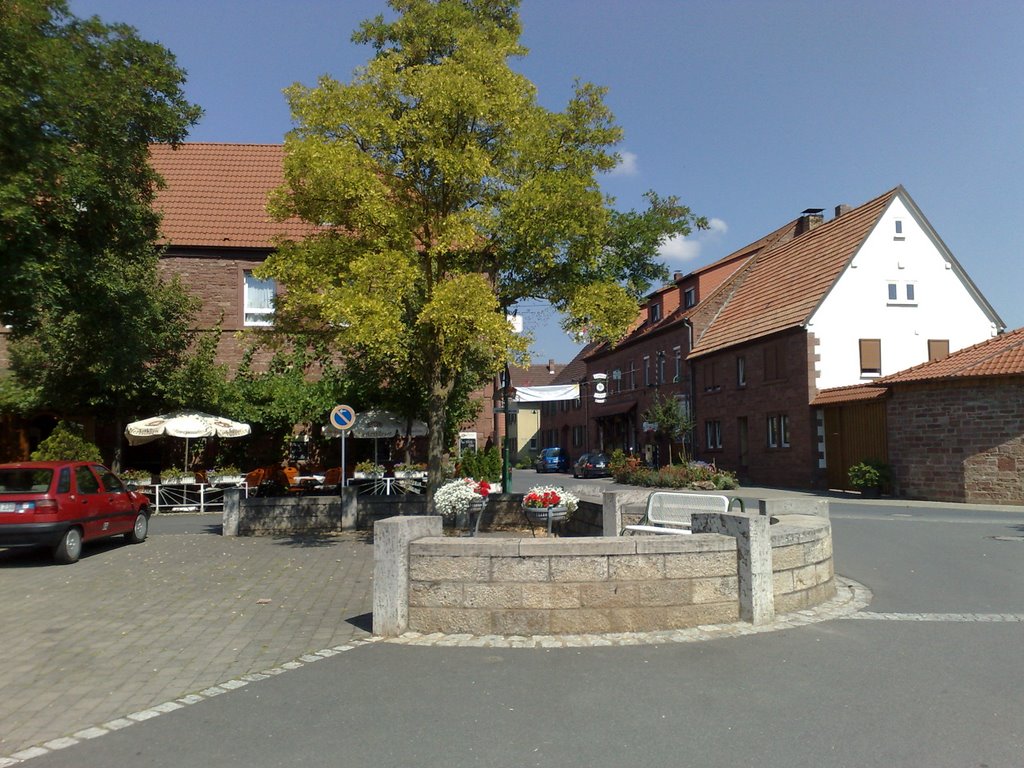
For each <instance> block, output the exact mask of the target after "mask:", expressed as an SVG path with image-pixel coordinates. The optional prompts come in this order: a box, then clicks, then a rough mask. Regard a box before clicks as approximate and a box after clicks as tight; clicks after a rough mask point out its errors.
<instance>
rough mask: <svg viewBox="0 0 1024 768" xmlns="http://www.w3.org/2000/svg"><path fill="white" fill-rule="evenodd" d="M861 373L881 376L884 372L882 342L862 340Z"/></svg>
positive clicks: (878, 340) (879, 340)
mask: <svg viewBox="0 0 1024 768" xmlns="http://www.w3.org/2000/svg"><path fill="white" fill-rule="evenodd" d="M860 372H861V373H862V374H865V373H874V374H880V373H881V372H882V340H881V339H861V340H860Z"/></svg>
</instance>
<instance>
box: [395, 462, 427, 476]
mask: <svg viewBox="0 0 1024 768" xmlns="http://www.w3.org/2000/svg"><path fill="white" fill-rule="evenodd" d="M426 474H427V465H426V464H416V463H413V464H406V463H404V462H403V463H401V464H396V465H395V477H398V478H404V479H406V480H412V479H415V478H420V477H426Z"/></svg>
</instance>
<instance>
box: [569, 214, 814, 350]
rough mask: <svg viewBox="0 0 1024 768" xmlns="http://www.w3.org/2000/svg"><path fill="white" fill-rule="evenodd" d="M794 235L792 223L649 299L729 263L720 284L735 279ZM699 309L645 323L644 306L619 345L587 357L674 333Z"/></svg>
mask: <svg viewBox="0 0 1024 768" xmlns="http://www.w3.org/2000/svg"><path fill="white" fill-rule="evenodd" d="M795 231H796V221H791V222H789V223H788V224H786V225H785V226H783V227H780V228H779V229H777V230H775V231H774V232H772V233H770V234H768V235H765V236H764V237H762V238H761V239H760V240H755V241H754V242H753V243H750V244H748V245H745V246H743V247H742V248H740V249H739V250H736V251H733V252H732V253H730V254H729V255H728V256H723V257H722V258H721V259H718V260H717V261H713V262H711V263H710V264H706V265H704V266H703V267H700V268H698V269H695V270H693V272H690V273H688V274H686V275H685V276H683V277H681V278H680V279H679V280H676V281H674V282H673V283H672V284H670V285H666V286H663V287H661V288H659V289H658V290H657V291H654V292H652V293H651V294H649V297H653V296H655V295H657V294H658V293H663V292H666V291H669V290H672V289H675V288H676V286H677V285H678V284H679V283H682V282H685V281H686V280H689V279H691V278H693V277H694V276H695V275H697V276H699V275H701V274H702V273H705V272H710V271H711V270H714V269H718V268H720V267H722V266H724V265H726V264H728V263H729V262H734V263H735V265H736V271H735V272H730V273H729V274H728V275H727V276H726V277H725V278H724V279H723V281H722V283H726V282H728V281H729V280H731V279H732V278H733V277H734V276H735V275H736V272H738V271H740V270H741V269H742V268H743V266H744V264H745V263H746V261H747V260H749V259H750V257H752V256H755V255H756V254H758V253H759V252H760V251H761V250H763V249H765V248H771V247H772V246H775V245H778V244H780V243H784V242H788V241H789V240H792V239H793V236H794V233H795ZM722 283H719V285H717V286H715V288H714V289H713V290H712V291H711V293H710V294H709V295H708V297H702V298H701V301H702V302H703V301H704V299H705V298H709V297H710V296H712V295H714V294H715V293H716V292H717V291H718V289H719V288H720V287H721V285H722ZM701 308H702V307H701V304H697V305H695V306H692V307H684V306H680V307H679V308H677V309H676V310H674V311H673V312H670V313H669V314H667V315H665V316H664V317H662V318H661V319H660V320H658V321H657V322H654V323H652V322H650V321H649V319H648V308H647V305H646V304H644V305H642V306H641V307H640V312H639V313H638V314H637V316H636V319H635V320H634V321H633V323H632V324H631V325H630V327H629V330H628V331H627V332H626V335H625V336H623V337H622V338H621V339H619V341H617V342H616V343H615V345H614V346H613V345H611V344H607V343H604V344H599V345H595V346H594V348H593V350H592V351H591V352H590V353H588V354H593V355H594V356H595V357H596V356H598V355H600V354H601V353H603V352H613V351H615V350H616V349H618V348H619V347H621V346H623V345H626V344H633V343H635V342H637V341H639V340H641V339H643V338H646V337H647V336H649V335H651V334H653V333H657V332H659V331H666V330H670V329H676V328H678V327H680V326H681V325H682V324H683V321H684V320H685V319H686V318H687V317H689V316H690V315H693V314H695V313H696V312H697V311H698V310H699V309H701Z"/></svg>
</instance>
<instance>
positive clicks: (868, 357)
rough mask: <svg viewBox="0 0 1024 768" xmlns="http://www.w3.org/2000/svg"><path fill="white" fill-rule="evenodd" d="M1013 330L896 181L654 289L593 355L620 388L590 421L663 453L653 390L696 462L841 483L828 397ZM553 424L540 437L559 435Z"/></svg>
mask: <svg viewBox="0 0 1024 768" xmlns="http://www.w3.org/2000/svg"><path fill="white" fill-rule="evenodd" d="M1003 327H1004V325H1003V323H1002V321H1001V320H1000V318H999V316H998V315H997V314H996V312H995V310H994V309H993V308H992V307H991V306H990V305H989V304H988V302H987V301H986V300H985V298H984V297H983V296H982V295H981V293H980V292H979V291H978V289H977V287H976V286H975V285H974V284H973V282H972V281H971V280H970V278H969V276H968V275H967V273H966V271H965V270H964V269H963V268H962V266H961V265H960V264H959V262H957V260H956V259H955V258H954V256H953V254H952V253H951V252H950V251H949V249H948V248H947V247H946V246H945V244H944V243H943V242H942V240H941V238H940V237H939V236H938V234H937V233H936V232H935V230H934V229H933V228H932V227H931V225H930V223H929V222H928V221H927V219H926V218H925V217H924V215H923V213H922V212H921V211H920V209H919V208H918V207H917V205H916V204H915V203H914V201H913V200H912V199H911V198H910V196H909V194H907V192H906V190H904V189H903V188H902V187H897V188H895V189H893V190H890V191H889V192H886V193H885V194H883V195H880V196H879V197H877V198H875V199H874V200H871V201H868V202H867V203H864V204H863V205H861V206H859V207H857V208H853V209H851V208H849V207H848V206H845V205H844V206H837V207H836V210H835V217H834V218H833V219H831V220H830V221H828V222H826V221H825V220H824V217H823V216H822V209H808V210H806V211H804V213H803V214H802V215H801V216H800V217H799V218H797V219H796V220H794V221H793V222H791V223H789V224H787V225H786V226H784V227H782V228H781V229H779V230H776V231H775V232H774V233H772V234H770V235H768V236H766V237H765V238H762V239H761V240H759V241H757V242H755V243H751V244H750V245H749V246H747V247H746V248H743V249H740V250H739V251H737V252H736V253H734V254H732V255H731V256H729V257H726V259H723V260H721V261H719V262H716V263H715V264H712V265H710V266H709V267H706V268H704V269H702V270H697V271H695V272H694V273H691V274H689V275H685V276H680V275H677V276H676V279H675V281H674V282H673V284H672V285H670V286H668V287H667V288H663V289H661V290H659V291H655V292H654V293H652V294H651V295H650V296H649V297H648V299H647V302H646V304H645V305H644V306H643V307H642V308H641V313H640V316H639V317H638V320H637V323H636V326H635V327H634V329H633V331H632V332H631V333H630V334H629V335H627V337H626V338H625V339H624V340H623V341H622V342H621V343H620V344H618V345H616V346H607V347H602V348H600V349H598V350H596V351H594V352H591V353H590V354H588V355H587V356H586V357H585V358H584V361H585V364H586V368H587V376H588V377H589V376H592V375H593V373H595V372H606V373H608V374H609V385H610V394H609V396H608V399H607V401H606V403H605V404H604V405H603V406H601V407H600V408H598V409H595V410H593V411H591V414H590V418H589V419H588V428H589V430H590V431H591V433H592V434H596V439H597V441H598V443H599V444H600V445H601V446H602V447H604V448H606V449H614V448H625V449H635V450H638V451H641V453H642V454H643V455H644V456H645V457H647V458H654V456H653V445H652V442H653V440H652V438H651V436H650V435H649V434H647V435H645V434H644V432H643V429H644V424H643V420H642V414H643V413H644V411H645V410H646V408H647V407H648V405H649V403H650V402H651V401H652V399H653V397H654V393H655V392H658V393H662V394H663V395H667V396H670V397H673V398H675V399H677V401H678V402H679V403H680V407H683V408H685V407H689V408H691V409H692V410H691V413H692V415H693V418H694V420H695V425H696V426H695V430H694V434H693V436H692V449H693V453H694V454H695V455H696V456H697V457H698V458H702V459H705V460H711V461H715V462H716V463H717V464H718V465H719V466H721V467H722V468H724V469H729V470H733V471H735V472H737V473H738V474H739V476H740V478H741V480H744V481H746V482H753V483H765V484H772V485H779V486H791V487H822V486H828V487H836V486H837V485H838V486H839V487H842V484H844V483H845V479H844V478H845V471H846V468H847V467H848V466H849V464H848V463H844V462H845V461H846V457H845V456H843V455H841V454H838V453H836V452H833V453H832V455H830V452H829V449H828V445H827V442H828V441H827V439H826V433H827V431H828V430H827V429H826V424H825V414H824V412H823V410H822V409H821V408H820V407H816V406H815V404H814V401H815V398H816V397H817V396H818V393H819V391H820V390H823V389H828V388H834V387H841V386H848V385H853V384H860V383H863V382H867V381H873V380H876V379H879V378H881V377H882V376H885V375H887V374H889V373H891V372H895V371H899V370H902V369H904V368H908V367H911V366H913V365H916V364H919V363H922V362H925V361H927V360H929V359H937V358H940V357H944V356H946V355H948V354H949V352H951V351H956V350H958V349H962V348H964V347H967V346H970V345H973V344H976V343H978V342H981V341H984V340H986V339H989V338H991V337H993V336H995V335H997V334H998V333H1000V332H1001V331H1002V330H1003ZM552 419H553V422H554V423H552V424H551V425H548V424H547V423H545V424H543V425H542V429H544V430H545V433H549V432H550V431H551V430H554V432H555V433H559V432H560V431H561V430H560V427H559V423H558V421H557V414H552ZM648 445H651V449H647V448H646V446H648ZM664 447H665V446H660V448H661V451H659V453H661V454H662V456H661V457H660V458H661V461H662V462H663V461H664V456H663V452H664Z"/></svg>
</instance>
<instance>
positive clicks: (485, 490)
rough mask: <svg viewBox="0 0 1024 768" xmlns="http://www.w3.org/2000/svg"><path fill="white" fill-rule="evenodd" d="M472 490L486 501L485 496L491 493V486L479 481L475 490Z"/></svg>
mask: <svg viewBox="0 0 1024 768" xmlns="http://www.w3.org/2000/svg"><path fill="white" fill-rule="evenodd" d="M473 490H474V491H476V492H477V493H479V494H480V495H481V496H483V497H484V498H485V499H486V498H487V494H489V493H490V492H491V484H490V483H488V482H487V481H486V480H481V481H480V482H479V483H477V484H476V488H474V489H473Z"/></svg>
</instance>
